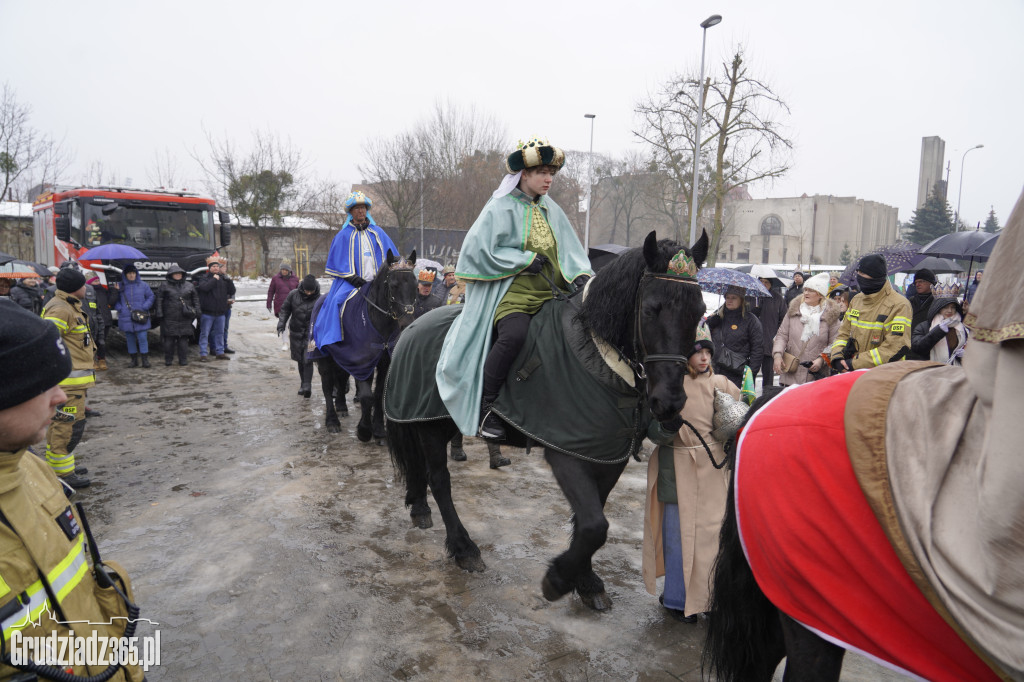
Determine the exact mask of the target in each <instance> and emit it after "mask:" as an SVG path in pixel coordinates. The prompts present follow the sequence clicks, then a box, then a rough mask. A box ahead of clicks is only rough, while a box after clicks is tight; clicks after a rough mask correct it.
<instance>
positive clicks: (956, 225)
mask: <svg viewBox="0 0 1024 682" xmlns="http://www.w3.org/2000/svg"><path fill="white" fill-rule="evenodd" d="M984 146H985V145H983V144H979V145H976V146H974V147H971V148H970V149H968V150H967V151H966V152H964V155H963V156H961V157H960V189H959V190H957V193H956V214H955V215H954V216H953V231H954V232H959V231H960V195H961V194H963V191H964V161H966V160H967V152H973V151H974V150H975V149H981V148H982V147H984Z"/></svg>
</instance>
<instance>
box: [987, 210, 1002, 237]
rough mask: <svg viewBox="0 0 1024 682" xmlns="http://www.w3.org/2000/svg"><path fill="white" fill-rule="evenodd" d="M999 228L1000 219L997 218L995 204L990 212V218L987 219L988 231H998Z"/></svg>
mask: <svg viewBox="0 0 1024 682" xmlns="http://www.w3.org/2000/svg"><path fill="white" fill-rule="evenodd" d="M998 229H999V220H998V219H997V218H996V209H995V206H993V207H992V210H991V211H989V212H988V220H986V221H985V231H986V232H996V231H997V230H998Z"/></svg>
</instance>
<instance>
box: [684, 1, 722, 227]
mask: <svg viewBox="0 0 1024 682" xmlns="http://www.w3.org/2000/svg"><path fill="white" fill-rule="evenodd" d="M721 22H722V15H720V14H712V15H711V16H710V17H708V18H707V19H705V20H704V21H702V22H700V27H701V28H702V29H704V33H703V37H702V38H701V41H700V82H699V83H698V87H699V88H700V91H699V92H698V93H697V97H698V98H699V104H698V105H697V136H696V138H694V143H693V146H694V152H693V192H692V196H693V199H692V201H691V202H690V244H691V245H692V244H693V243H694V242H695V241H697V207H698V206H699V205H700V203H699V202H698V201H697V171H698V168H699V167H700V129H701V123H702V122H703V120H702V119H703V118H704V46H705V45H706V44H707V41H708V29H709V28H711V27H712V26H716V25H718V24H720V23H721Z"/></svg>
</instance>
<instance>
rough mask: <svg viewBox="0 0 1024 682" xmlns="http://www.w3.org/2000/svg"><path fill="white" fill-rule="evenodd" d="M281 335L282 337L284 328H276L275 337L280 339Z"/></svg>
mask: <svg viewBox="0 0 1024 682" xmlns="http://www.w3.org/2000/svg"><path fill="white" fill-rule="evenodd" d="M283 337H284V330H283V329H278V330H277V338H279V339H280V338H283Z"/></svg>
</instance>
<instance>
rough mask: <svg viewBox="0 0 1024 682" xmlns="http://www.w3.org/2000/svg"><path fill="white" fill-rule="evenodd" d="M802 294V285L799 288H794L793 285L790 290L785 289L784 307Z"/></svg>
mask: <svg viewBox="0 0 1024 682" xmlns="http://www.w3.org/2000/svg"><path fill="white" fill-rule="evenodd" d="M803 293H804V285H803V284H801V285H800V286H796V285H795V284H794V285H793V286H791V287H790V288H788V289H786V296H785V300H786V305H789V304H790V303H792V302H793V299H794V298H796V297H797V296H802V295H803Z"/></svg>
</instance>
